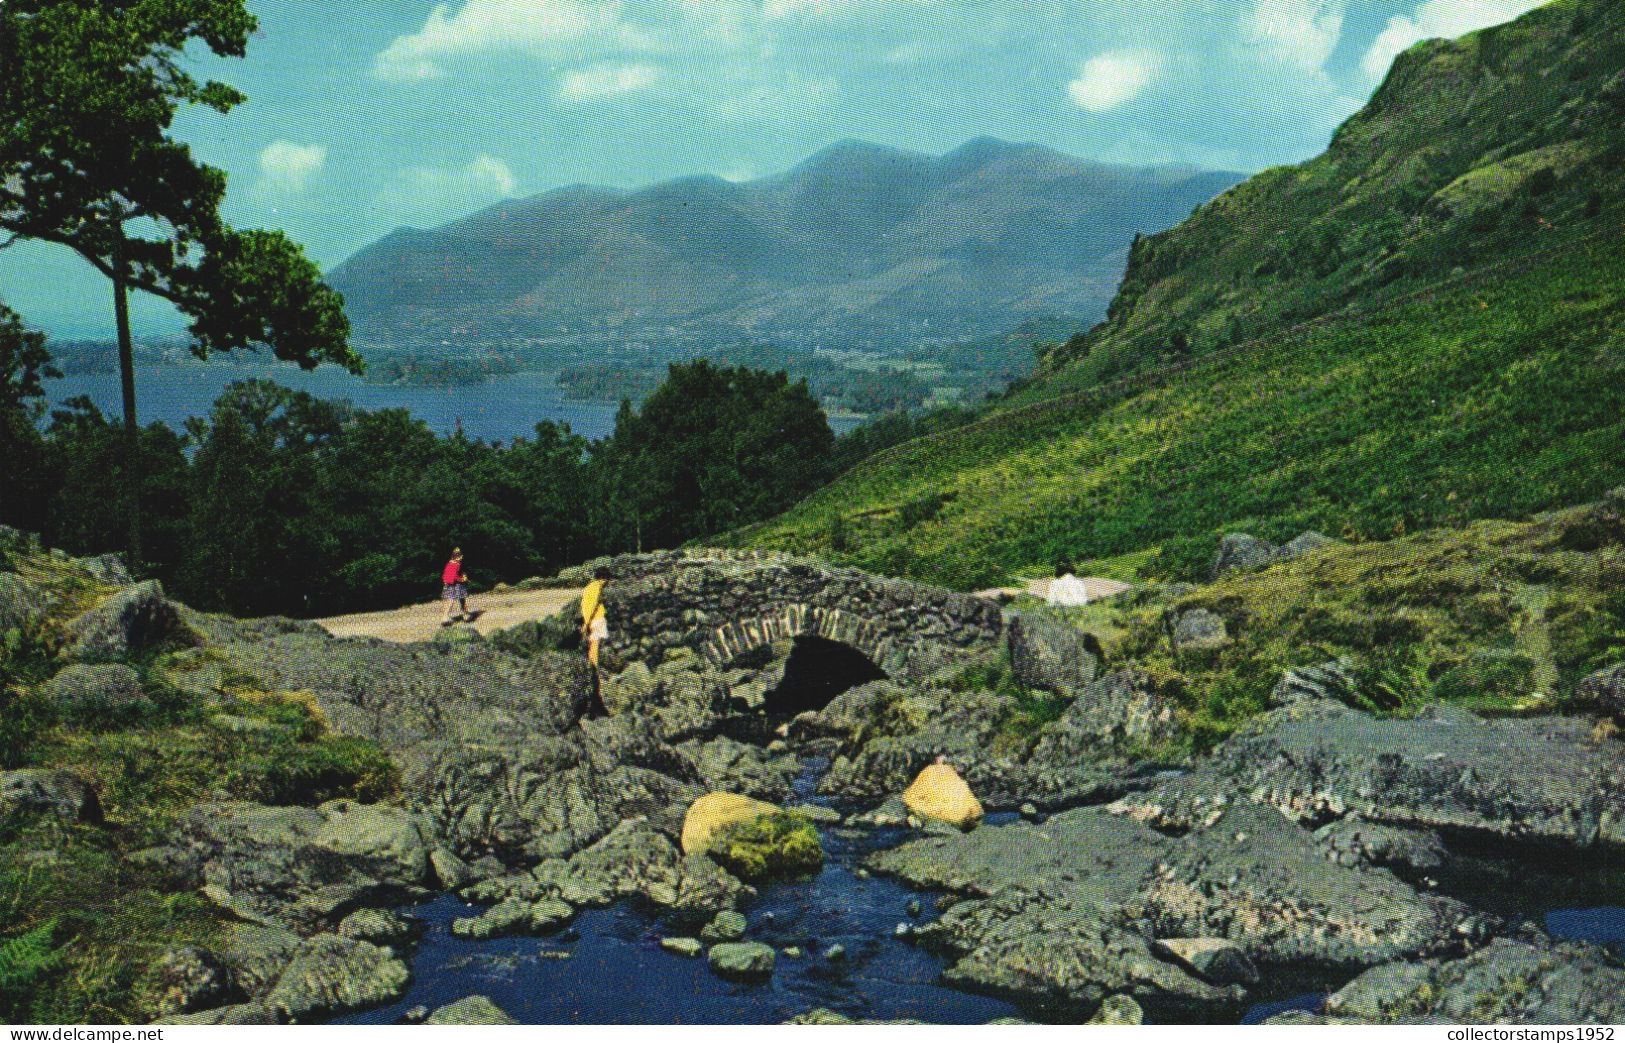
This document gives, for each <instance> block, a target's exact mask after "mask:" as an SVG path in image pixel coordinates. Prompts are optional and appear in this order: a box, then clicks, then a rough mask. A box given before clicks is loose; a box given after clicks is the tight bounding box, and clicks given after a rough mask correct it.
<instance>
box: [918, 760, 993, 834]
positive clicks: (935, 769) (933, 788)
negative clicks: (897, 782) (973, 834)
mask: <svg viewBox="0 0 1625 1043" xmlns="http://www.w3.org/2000/svg"><path fill="white" fill-rule="evenodd" d="M903 803H904V804H905V805H907V807H908V810H910V811H912V812H914V814H916V815H918V816H920V817H921V818H934V819H937V820H938V821H940V822H946V823H948V824H949V825H952V826H958V827H959V828H960V829H970V828H971V827H972V826H974V825H976V824H977V823H978V822H980V821H982V814H983V812H982V802H981V801H979V800H977V799H976V794H974V793H972V792H971V791H970V787H969V786H967V785H965V780H964V779H962V778H960V777H959V772H957V771H955V770H954V769H953V768H952V767H950V766H948V765H946V764H932V765H929V766H927V767H926V769H925V770H924V771H922V772H920V775H919V777H918V778H916V779H915V780H914V784H913V785H912V786H910V787H909V788H908V789H906V790H904V791H903Z"/></svg>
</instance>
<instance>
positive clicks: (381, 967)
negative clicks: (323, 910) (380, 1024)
mask: <svg viewBox="0 0 1625 1043" xmlns="http://www.w3.org/2000/svg"><path fill="white" fill-rule="evenodd" d="M410 978H411V972H410V971H408V970H407V967H406V964H405V963H403V962H401V960H400V958H399V957H397V956H396V955H395V954H394V953H392V952H390V951H389V950H388V949H385V948H382V947H380V946H377V945H373V944H372V943H371V942H362V941H357V940H355V939H353V938H340V937H339V936H338V935H336V934H320V935H317V936H316V937H314V938H311V939H309V940H308V941H306V942H305V943H304V944H303V945H301V946H300V947H299V949H298V951H297V952H295V953H294V956H293V959H292V961H290V962H289V964H288V966H287V969H286V970H284V971H283V972H282V975H281V977H279V978H278V979H277V983H276V985H275V986H273V987H272V989H271V991H270V992H269V993H267V994H266V996H265V1003H266V1005H267V1006H269V1007H271V1008H272V1009H273V1010H276V1011H278V1012H280V1013H281V1014H282V1015H283V1016H284V1017H286V1018H287V1019H288V1020H290V1021H306V1020H309V1019H312V1018H317V1017H327V1016H331V1015H334V1014H341V1013H344V1012H346V1011H352V1010H364V1009H366V1008H368V1007H376V1006H379V1005H380V1004H384V1003H388V1002H390V1001H391V1000H396V999H399V998H400V997H401V996H403V995H404V994H405V993H406V985H407V982H408V981H409V980H410Z"/></svg>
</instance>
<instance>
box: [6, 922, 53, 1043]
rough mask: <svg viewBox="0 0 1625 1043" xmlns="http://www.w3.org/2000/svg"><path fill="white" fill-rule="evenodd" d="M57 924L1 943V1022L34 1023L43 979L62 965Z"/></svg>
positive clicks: (48, 924) (43, 925) (48, 923)
mask: <svg viewBox="0 0 1625 1043" xmlns="http://www.w3.org/2000/svg"><path fill="white" fill-rule="evenodd" d="M55 933H56V922H55V921H49V922H47V923H43V924H40V925H39V926H38V927H35V928H34V929H33V930H30V931H27V932H25V933H23V934H19V935H17V936H16V937H14V938H8V939H5V940H3V941H0V1021H6V1022H10V1023H11V1024H17V1023H19V1022H22V1023H26V1022H29V1021H32V1020H34V1019H33V1018H32V1017H31V1016H30V1015H29V1008H30V1006H31V1005H32V1002H31V1001H32V999H33V997H34V993H35V991H36V988H37V986H38V985H39V983H40V981H41V979H43V978H44V977H45V976H46V975H47V974H49V973H50V972H51V971H52V970H53V969H54V968H55V967H56V965H57V964H58V963H59V962H61V952H60V951H59V950H58V949H56V948H55V946H54V944H53V935H54V934H55Z"/></svg>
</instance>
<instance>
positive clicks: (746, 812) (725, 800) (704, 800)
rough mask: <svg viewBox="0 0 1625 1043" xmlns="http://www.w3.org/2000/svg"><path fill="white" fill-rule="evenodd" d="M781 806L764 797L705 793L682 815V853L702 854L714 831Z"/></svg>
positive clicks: (759, 815) (757, 816) (708, 846)
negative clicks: (766, 800) (762, 799)
mask: <svg viewBox="0 0 1625 1043" xmlns="http://www.w3.org/2000/svg"><path fill="white" fill-rule="evenodd" d="M779 810H780V809H779V808H778V807H777V806H775V805H773V804H768V803H766V802H765V801H760V800H755V799H753V798H751V797H745V796H741V795H740V794H737V793H727V792H723V791H721V790H718V791H715V792H712V793H707V794H706V795H705V796H703V797H701V798H700V799H699V800H696V801H695V802H694V803H693V804H691V805H689V808H688V814H687V815H686V816H684V818H683V839H682V845H683V854H685V855H695V854H704V853H705V852H706V851H708V850H710V847H711V844H712V842H713V841H714V839H715V838H716V836H717V834H719V833H721V832H722V831H723V830H725V829H727V828H728V827H729V826H736V825H739V824H740V823H743V822H749V821H750V820H752V819H756V818H761V817H762V816H763V815H771V814H774V813H775V812H777V811H779Z"/></svg>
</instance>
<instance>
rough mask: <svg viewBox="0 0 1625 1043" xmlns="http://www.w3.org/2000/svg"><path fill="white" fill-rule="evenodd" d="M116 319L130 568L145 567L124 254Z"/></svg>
mask: <svg viewBox="0 0 1625 1043" xmlns="http://www.w3.org/2000/svg"><path fill="white" fill-rule="evenodd" d="M113 315H114V318H115V319H116V321H117V323H118V368H119V380H120V383H121V385H122V389H123V392H124V480H125V484H126V485H127V486H128V487H129V497H130V498H129V501H128V507H129V553H130V568H131V569H132V570H133V569H138V568H140V566H141V560H142V559H141V491H142V487H143V485H144V484H145V483H144V482H143V480H142V474H141V470H142V468H141V428H140V426H139V425H138V424H137V423H136V419H135V344H134V342H133V341H132V340H131V339H130V293H129V287H128V286H126V285H125V281H124V256H123V251H122V250H121V251H119V253H118V255H117V256H115V257H114V259H113Z"/></svg>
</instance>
